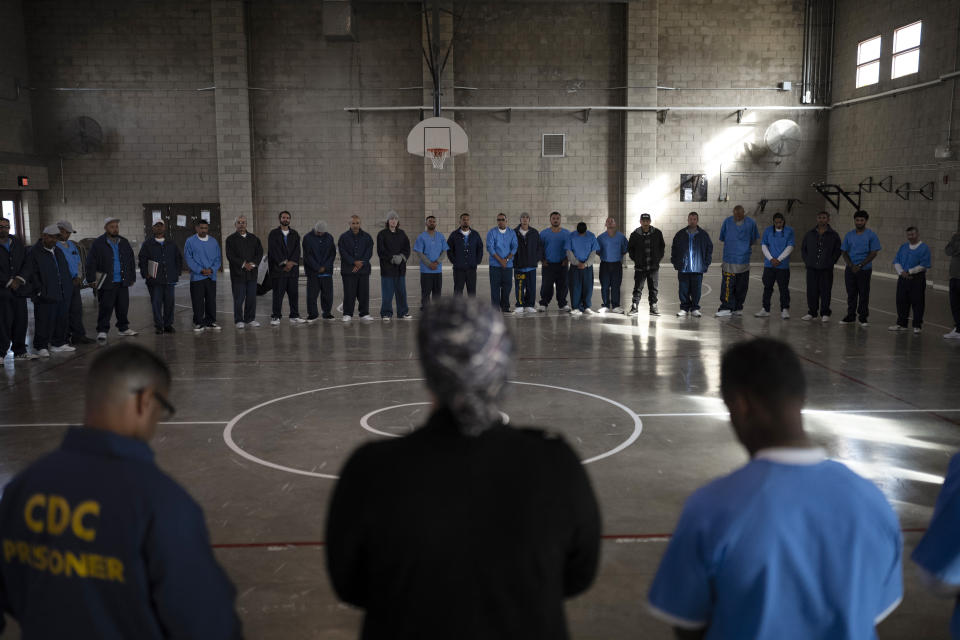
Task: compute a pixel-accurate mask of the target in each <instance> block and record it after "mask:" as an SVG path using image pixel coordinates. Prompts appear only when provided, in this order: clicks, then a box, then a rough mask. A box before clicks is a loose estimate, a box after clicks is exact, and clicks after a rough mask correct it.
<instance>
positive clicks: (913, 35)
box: [890, 22, 923, 78]
mask: <svg viewBox="0 0 960 640" xmlns="http://www.w3.org/2000/svg"><path fill="white" fill-rule="evenodd" d="M921 26H923V23H922V22H914V23H913V24H908V25H907V26H905V27H900V28H899V29H897V30H896V31H894V32H893V68H892V69H891V73H890V77H891V78H901V77H903V76H908V75H910V74H911V73H916V72H917V70H919V69H920V27H921Z"/></svg>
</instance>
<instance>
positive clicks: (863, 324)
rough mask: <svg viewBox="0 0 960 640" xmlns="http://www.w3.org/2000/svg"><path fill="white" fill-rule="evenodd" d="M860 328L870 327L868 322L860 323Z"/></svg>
mask: <svg viewBox="0 0 960 640" xmlns="http://www.w3.org/2000/svg"><path fill="white" fill-rule="evenodd" d="M860 326H861V327H869V326H870V323H869V322H861V323H860Z"/></svg>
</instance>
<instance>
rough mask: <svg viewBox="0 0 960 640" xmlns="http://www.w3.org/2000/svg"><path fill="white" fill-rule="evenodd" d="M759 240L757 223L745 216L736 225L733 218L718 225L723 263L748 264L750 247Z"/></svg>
mask: <svg viewBox="0 0 960 640" xmlns="http://www.w3.org/2000/svg"><path fill="white" fill-rule="evenodd" d="M759 239H760V232H759V231H757V223H756V222H754V221H753V218H751V217H749V216H745V217H744V218H743V222H742V223H740V224H737V222H736V221H735V220H734V219H733V216H730V217H728V218H727V219H726V220H724V221H723V224H722V225H720V242H722V243H723V261H724V262H727V263H730V264H750V247H751V245H753V243H754V242H756V241H757V240H759Z"/></svg>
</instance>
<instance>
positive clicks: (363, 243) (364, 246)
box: [337, 229, 373, 276]
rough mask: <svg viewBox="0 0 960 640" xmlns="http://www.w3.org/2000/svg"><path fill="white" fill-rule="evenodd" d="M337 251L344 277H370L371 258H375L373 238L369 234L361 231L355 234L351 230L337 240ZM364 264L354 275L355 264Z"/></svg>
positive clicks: (341, 272)
mask: <svg viewBox="0 0 960 640" xmlns="http://www.w3.org/2000/svg"><path fill="white" fill-rule="evenodd" d="M337 251H339V252H340V274H341V275H344V276H350V275H355V276H368V275H370V258H372V257H373V238H372V237H371V236H370V234H369V233H367V232H366V231H364V230H363V229H360V231H359V233H354V232H353V231H350V230H349V229H348V230H347V231H345V232H344V233H343V234H342V235H341V236H340V239H339V240H337ZM357 261H359V262H363V266H361V267H360V270H359V271H357V272H356V273H353V263H354V262H357Z"/></svg>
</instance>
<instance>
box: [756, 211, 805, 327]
mask: <svg viewBox="0 0 960 640" xmlns="http://www.w3.org/2000/svg"><path fill="white" fill-rule="evenodd" d="M795 245H796V241H795V240H794V234H793V227H788V226H787V223H786V220H785V219H784V217H783V214H782V213H780V212H779V211H778V212H777V213H775V214H773V226H770V227H767V228H766V229H764V230H763V240H761V241H760V250H761V251H762V252H763V308H761V309H760V311H757V312H756V313H755V314H753V315H754V317H756V318H766V317H767V316H769V315H770V301H771V299H772V298H773V285H774V284H776V285H777V288H778V289H780V317H781V318H783V319H784V320H789V319H790V254H792V253H793V247H794V246H795Z"/></svg>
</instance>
